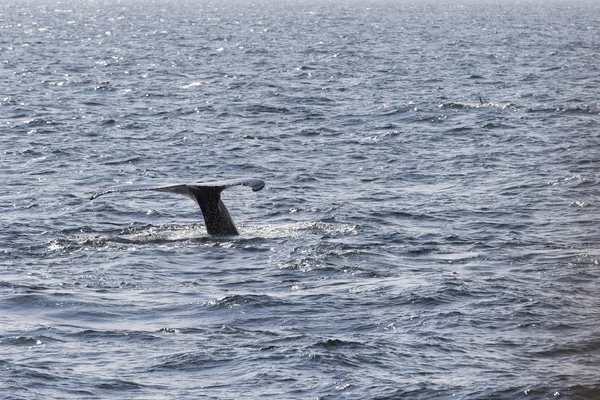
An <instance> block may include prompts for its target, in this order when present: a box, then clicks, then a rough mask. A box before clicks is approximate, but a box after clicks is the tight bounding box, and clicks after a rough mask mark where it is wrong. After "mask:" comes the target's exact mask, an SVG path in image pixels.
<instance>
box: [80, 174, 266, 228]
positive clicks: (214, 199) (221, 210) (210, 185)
mask: <svg viewBox="0 0 600 400" xmlns="http://www.w3.org/2000/svg"><path fill="white" fill-rule="evenodd" d="M231 186H249V187H250V188H251V189H252V190H253V191H255V192H257V191H259V190H261V189H262V188H263V187H264V186H265V182H263V181H262V180H261V179H256V178H248V179H230V180H225V181H216V182H204V183H194V184H192V185H185V184H184V185H163V186H156V185H124V186H117V187H114V188H111V189H108V190H105V191H103V192H98V193H94V194H93V195H92V197H91V199H90V200H94V199H95V198H97V197H100V196H103V195H105V194H108V193H122V192H140V191H148V190H151V191H155V192H166V193H176V194H182V195H184V196H187V197H189V198H191V199H193V200H195V201H196V202H197V203H198V205H199V206H200V210H201V211H202V216H203V217H204V223H205V225H206V231H207V232H208V234H209V235H214V236H225V235H239V232H238V230H237V228H236V227H235V224H234V223H233V220H232V219H231V216H230V215H229V211H227V207H225V204H224V203H223V201H221V192H222V191H223V190H225V189H227V188H228V187H231Z"/></svg>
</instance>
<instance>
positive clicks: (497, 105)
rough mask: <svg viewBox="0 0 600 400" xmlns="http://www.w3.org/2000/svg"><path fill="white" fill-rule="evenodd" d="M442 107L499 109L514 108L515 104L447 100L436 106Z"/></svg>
mask: <svg viewBox="0 0 600 400" xmlns="http://www.w3.org/2000/svg"><path fill="white" fill-rule="evenodd" d="M438 107H439V108H442V109H456V110H464V109H472V108H498V109H500V110H506V109H514V108H516V106H515V105H514V104H513V103H494V102H482V101H480V102H473V103H461V102H448V103H442V104H440V105H439V106H438Z"/></svg>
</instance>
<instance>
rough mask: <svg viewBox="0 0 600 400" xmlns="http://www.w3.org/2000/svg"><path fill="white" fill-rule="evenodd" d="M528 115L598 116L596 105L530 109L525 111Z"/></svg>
mask: <svg viewBox="0 0 600 400" xmlns="http://www.w3.org/2000/svg"><path fill="white" fill-rule="evenodd" d="M527 112H528V113H556V114H592V115H597V114H600V106H598V105H593V106H589V105H581V106H575V107H562V106H558V107H532V108H528V109H527Z"/></svg>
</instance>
